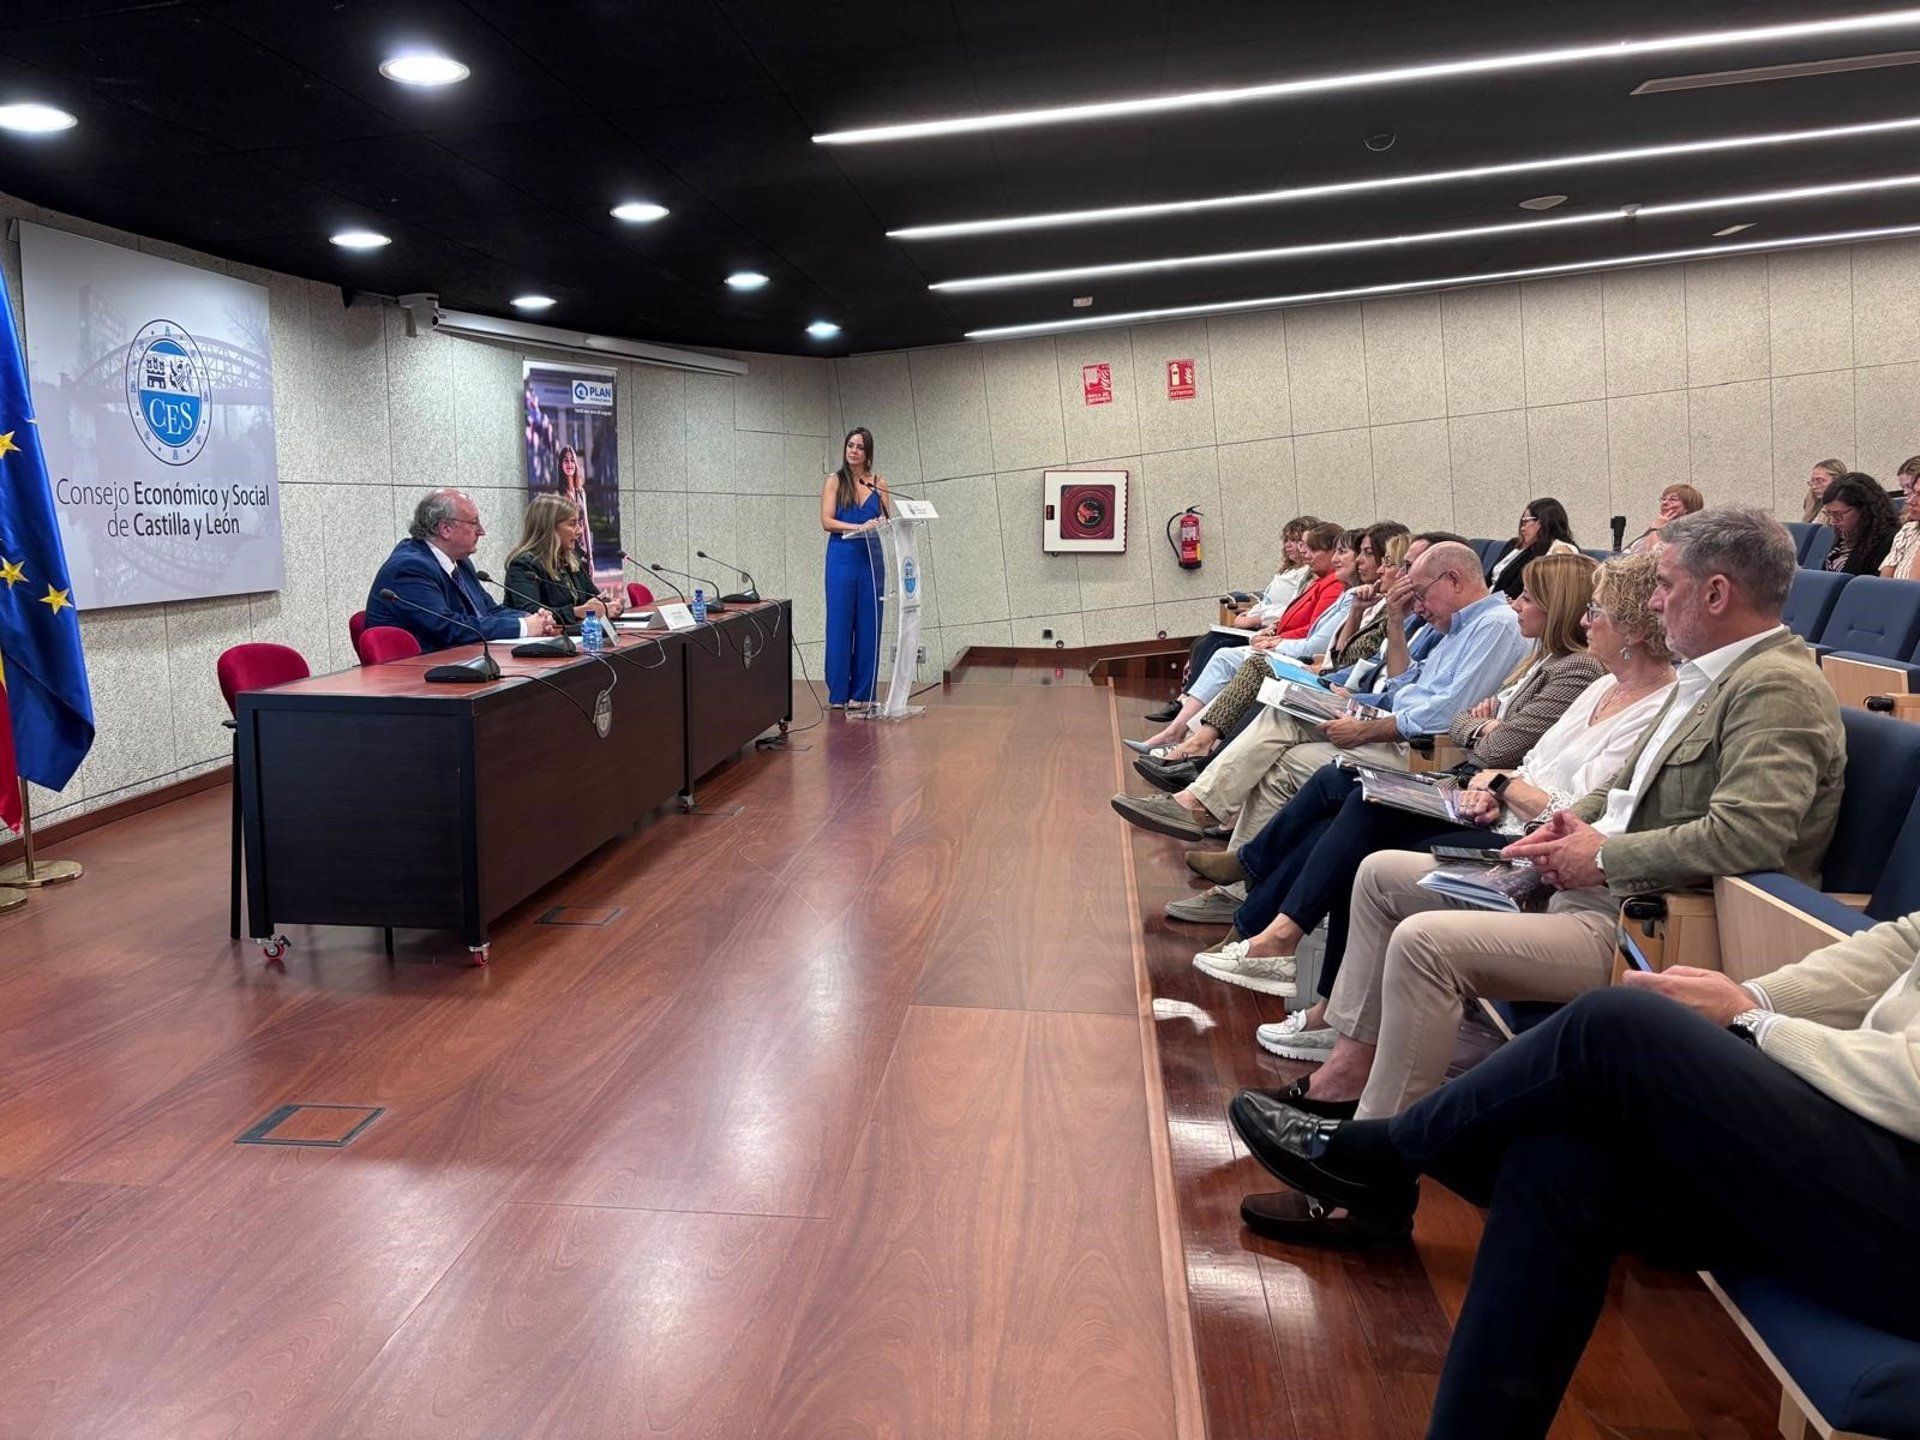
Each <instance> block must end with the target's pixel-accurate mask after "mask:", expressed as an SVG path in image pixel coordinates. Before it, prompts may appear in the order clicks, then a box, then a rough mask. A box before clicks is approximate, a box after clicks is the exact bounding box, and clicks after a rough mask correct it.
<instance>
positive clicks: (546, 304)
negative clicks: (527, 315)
mask: <svg viewBox="0 0 1920 1440" xmlns="http://www.w3.org/2000/svg"><path fill="white" fill-rule="evenodd" d="M512 304H513V308H514V309H516V310H551V309H552V308H553V297H552V296H551V295H516V296H514V297H513V301H512Z"/></svg>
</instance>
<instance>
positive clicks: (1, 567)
mask: <svg viewBox="0 0 1920 1440" xmlns="http://www.w3.org/2000/svg"><path fill="white" fill-rule="evenodd" d="M25 564H26V562H25V561H24V560H0V580H4V581H6V582H7V588H8V589H9V590H11V589H12V588H13V587H14V586H15V585H18V584H19V583H20V582H21V581H22V580H24V579H26V578H27V572H26V570H25V568H24V566H25Z"/></svg>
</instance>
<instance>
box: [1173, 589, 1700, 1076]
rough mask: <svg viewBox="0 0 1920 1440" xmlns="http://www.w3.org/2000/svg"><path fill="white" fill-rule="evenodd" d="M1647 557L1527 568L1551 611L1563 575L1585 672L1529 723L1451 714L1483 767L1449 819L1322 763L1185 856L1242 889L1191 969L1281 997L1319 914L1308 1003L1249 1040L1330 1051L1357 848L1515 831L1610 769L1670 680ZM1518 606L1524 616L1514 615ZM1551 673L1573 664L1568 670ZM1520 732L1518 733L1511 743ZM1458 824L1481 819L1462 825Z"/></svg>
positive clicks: (1275, 1047) (1278, 1049) (1291, 1053)
mask: <svg viewBox="0 0 1920 1440" xmlns="http://www.w3.org/2000/svg"><path fill="white" fill-rule="evenodd" d="M1574 559H1578V560H1583V561H1586V566H1585V568H1584V569H1583V570H1577V569H1575V568H1574V567H1573V566H1572V565H1571V563H1570V562H1571V561H1572V560H1574ZM1550 565H1560V566H1561V567H1562V568H1561V570H1560V573H1559V579H1558V581H1556V579H1555V577H1554V576H1552V575H1551V574H1549V575H1548V576H1546V577H1543V576H1542V574H1541V572H1540V567H1542V566H1550ZM1654 565H1655V561H1654V557H1653V556H1651V555H1627V556H1620V557H1618V558H1616V559H1613V560H1610V561H1608V562H1607V563H1606V565H1604V566H1602V567H1598V573H1597V574H1596V573H1595V570H1596V567H1594V565H1593V562H1592V561H1591V560H1587V557H1585V556H1578V557H1551V556H1550V557H1543V558H1542V559H1540V560H1536V561H1535V562H1534V563H1533V565H1531V566H1529V567H1528V571H1527V576H1526V590H1525V591H1523V594H1532V593H1535V592H1545V593H1547V594H1550V595H1551V596H1552V599H1551V600H1550V601H1549V602H1548V604H1549V607H1550V609H1551V610H1552V612H1554V618H1555V619H1559V618H1561V617H1562V616H1564V614H1565V610H1564V608H1563V607H1562V603H1561V602H1562V599H1563V596H1562V594H1561V591H1560V583H1559V582H1563V581H1569V580H1571V581H1575V582H1576V583H1577V591H1576V598H1577V600H1578V605H1577V607H1576V608H1575V610H1574V614H1575V616H1576V617H1577V621H1578V622H1579V623H1581V624H1583V625H1584V626H1585V630H1586V639H1587V647H1586V649H1585V650H1584V651H1582V652H1578V653H1579V654H1580V658H1581V660H1583V661H1584V662H1585V664H1584V665H1583V666H1582V667H1581V671H1580V672H1579V673H1584V674H1585V675H1587V676H1588V677H1589V681H1588V683H1586V684H1584V685H1583V686H1580V687H1578V688H1576V690H1575V691H1574V693H1573V694H1572V695H1571V697H1569V698H1568V699H1562V700H1561V701H1560V705H1559V709H1558V710H1557V711H1556V712H1554V714H1553V715H1552V717H1551V718H1550V719H1548V720H1547V721H1546V722H1545V723H1541V722H1540V713H1541V710H1542V709H1543V708H1545V707H1539V706H1529V705H1527V704H1525V703H1524V702H1523V703H1522V704H1521V705H1519V706H1516V707H1514V708H1515V710H1517V711H1522V712H1525V715H1526V718H1524V719H1523V718H1522V716H1521V714H1515V715H1514V717H1513V723H1514V727H1515V728H1513V729H1511V730H1508V729H1507V728H1506V727H1505V726H1499V727H1495V728H1493V729H1492V730H1491V732H1490V733H1489V732H1486V731H1482V732H1481V733H1480V734H1478V735H1475V734H1474V733H1473V732H1472V729H1471V728H1470V727H1471V724H1472V722H1471V721H1470V720H1466V717H1463V720H1464V721H1465V722H1466V723H1465V724H1464V725H1459V724H1457V725H1456V726H1455V730H1454V734H1455V736H1456V738H1462V739H1465V740H1468V741H1470V742H1473V743H1474V744H1475V747H1476V748H1475V749H1474V750H1472V751H1470V752H1469V753H1470V754H1471V756H1472V757H1473V763H1475V764H1478V765H1481V766H1482V767H1483V768H1481V769H1480V770H1479V771H1478V772H1477V773H1476V774H1475V775H1474V777H1473V779H1472V780H1471V781H1469V782H1468V784H1467V787H1466V788H1465V789H1464V790H1462V791H1461V792H1460V793H1459V796H1458V799H1457V801H1456V803H1457V805H1458V807H1459V819H1457V820H1452V821H1448V820H1438V819H1431V818H1428V817H1426V816H1421V815H1414V814H1410V813H1408V812H1406V811H1402V810H1396V809H1392V808H1389V807H1387V806H1383V805H1376V804H1371V803H1368V802H1367V801H1366V800H1365V799H1364V798H1363V796H1362V794H1361V792H1360V790H1359V788H1358V785H1357V783H1356V780H1355V777H1354V776H1353V775H1352V774H1351V772H1348V771H1345V770H1342V769H1339V768H1338V767H1335V766H1332V765H1329V766H1326V767H1324V768H1323V769H1321V770H1320V771H1319V773H1318V774H1316V775H1315V776H1314V777H1313V779H1311V780H1310V781H1308V782H1307V784H1306V785H1304V786H1302V787H1301V790H1300V793H1299V794H1297V795H1296V796H1294V798H1293V799H1292V800H1291V801H1289V802H1288V804H1287V806H1286V807H1285V808H1284V809H1283V810H1281V812H1280V813H1279V814H1278V815H1277V816H1275V817H1274V819H1273V820H1272V821H1271V822H1269V823H1268V825H1267V827H1266V828H1265V829H1264V830H1262V831H1261V832H1260V834H1259V835H1258V836H1256V837H1255V838H1254V839H1253V840H1252V841H1251V842H1250V843H1249V844H1247V845H1245V846H1242V847H1241V849H1240V851H1239V852H1238V855H1237V857H1236V856H1233V855H1224V854H1223V855H1220V856H1216V857H1206V856H1199V857H1192V858H1191V859H1190V863H1191V864H1192V865H1193V868H1195V869H1197V870H1200V871H1201V873H1202V874H1204V875H1206V876H1207V877H1208V878H1209V879H1211V880H1213V881H1214V882H1215V884H1216V885H1223V884H1231V883H1233V882H1235V881H1246V882H1247V883H1248V887H1249V893H1248V896H1247V899H1246V901H1245V903H1243V904H1242V905H1241V906H1240V907H1239V910H1238V912H1237V913H1236V914H1235V916H1234V928H1233V929H1232V930H1231V931H1229V932H1228V934H1227V936H1226V938H1225V939H1224V940H1222V941H1221V942H1220V943H1219V944H1218V945H1216V946H1214V947H1212V948H1211V949H1210V950H1207V951H1203V952H1202V953H1201V954H1200V955H1196V956H1195V957H1194V965H1195V967H1196V968H1198V969H1200V970H1202V971H1203V972H1205V973H1206V974H1209V975H1212V976H1213V977H1214V978H1216V979H1220V980H1226V981H1229V982H1230V983H1233V984H1237V985H1242V986H1246V987H1247V988H1250V989H1256V990H1265V991H1267V993H1269V994H1279V995H1291V994H1293V993H1294V987H1295V983H1296V980H1295V974H1294V958H1293V957H1294V955H1295V952H1296V951H1297V950H1298V948H1299V946H1300V942H1301V941H1302V940H1303V939H1304V938H1305V937H1306V935H1307V934H1308V933H1309V932H1311V931H1312V930H1313V929H1314V928H1315V927H1316V926H1317V925H1318V924H1319V923H1320V922H1321V921H1322V920H1325V921H1327V922H1328V931H1327V950H1326V958H1325V960H1324V961H1323V962H1322V968H1321V974H1320V979H1319V985H1318V987H1317V988H1318V990H1319V995H1320V1000H1319V1002H1318V1003H1316V1004H1315V1005H1314V1006H1313V1008H1312V1009H1311V1010H1305V1011H1302V1012H1300V1013H1299V1014H1297V1015H1295V1016H1292V1017H1289V1019H1287V1020H1286V1021H1283V1022H1280V1023H1278V1024H1276V1025H1270V1026H1263V1027H1262V1028H1261V1032H1260V1034H1259V1036H1258V1038H1259V1040H1260V1043H1261V1044H1262V1045H1263V1046H1265V1047H1266V1048H1267V1049H1269V1050H1272V1051H1274V1053H1276V1054H1280V1055H1285V1056H1287V1057H1288V1058H1290V1059H1296V1060H1314V1059H1320V1058H1324V1056H1325V1055H1326V1054H1327V1053H1329V1052H1330V1051H1331V1050H1332V1048H1333V1035H1332V1031H1331V1030H1330V1029H1329V1028H1328V1027H1327V1026H1326V1025H1325V1023H1324V1013H1325V999H1326V997H1327V996H1328V995H1330V994H1331V993H1332V992H1333V982H1334V978H1335V976H1337V975H1338V973H1339V968H1340V961H1341V959H1342V958H1343V956H1344V955H1345V952H1346V932H1347V913H1348V905H1349V903H1350V900H1351V896H1352V890H1353V880H1354V877H1355V875H1357V874H1358V873H1359V869H1360V864H1361V862H1362V861H1363V860H1365V859H1366V857H1367V856H1369V855H1371V854H1372V853H1373V852H1374V851H1376V850H1424V849H1426V848H1428V847H1429V846H1430V845H1432V844H1436V843H1449V842H1450V843H1453V844H1460V845H1472V846H1481V845H1487V844H1504V843H1506V842H1505V841H1504V840H1497V839H1495V838H1494V837H1492V836H1490V835H1489V834H1488V833H1487V831H1488V830H1492V831H1497V832H1499V833H1502V834H1509V835H1513V834H1518V833H1519V831H1520V828H1521V826H1522V825H1523V824H1525V823H1526V822H1528V821H1531V820H1535V819H1539V818H1541V817H1543V816H1545V815H1547V814H1549V813H1551V812H1552V811H1554V810H1558V809H1562V808H1564V807H1566V806H1568V805H1571V804H1572V803H1574V801H1576V800H1578V799H1580V798H1582V797H1583V796H1585V795H1586V794H1587V793H1588V792H1589V791H1590V790H1592V789H1593V788H1594V787H1595V786H1598V785H1603V784H1605V783H1606V782H1607V780H1609V779H1610V778H1611V777H1612V776H1613V774H1614V773H1615V772H1616V771H1617V770H1618V769H1619V768H1620V766H1621V765H1622V764H1623V763H1624V761H1625V759H1626V757H1627V756H1628V755H1629V754H1630V753H1631V752H1632V750H1633V747H1634V746H1635V745H1636V744H1637V743H1638V741H1639V737H1640V734H1641V732H1642V731H1643V730H1644V729H1645V728H1646V726H1647V725H1648V724H1649V723H1650V722H1651V721H1652V719H1653V717H1654V715H1655V714H1656V713H1657V712H1658V711H1659V709H1660V707H1661V706H1662V705H1663V704H1664V703H1665V701H1666V694H1667V687H1669V686H1670V685H1671V684H1672V683H1673V657H1672V654H1671V652H1669V651H1668V649H1667V646H1666V637H1665V634H1664V632H1663V631H1662V630H1661V626H1660V617H1659V616H1658V615H1656V614H1653V613H1652V612H1651V611H1650V610H1649V609H1648V608H1647V602H1648V600H1649V598H1650V597H1651V596H1652V594H1653V579H1654ZM1521 616H1522V621H1523V623H1525V622H1526V621H1527V618H1528V614H1527V611H1525V610H1523V611H1522V612H1521ZM1538 623H1539V622H1538V621H1537V620H1536V621H1534V622H1533V623H1532V624H1528V626H1527V628H1528V629H1529V630H1531V629H1533V628H1534V626H1535V625H1537V624H1538ZM1541 638H1542V643H1543V648H1544V646H1545V645H1546V644H1548V643H1551V642H1549V641H1548V640H1547V637H1546V635H1544V634H1543V635H1542V637H1541ZM1562 673H1563V676H1564V675H1566V674H1572V673H1576V672H1574V671H1573V670H1572V669H1571V667H1568V668H1567V669H1565V670H1563V672H1562ZM1552 688H1554V689H1556V690H1558V689H1559V688H1560V687H1559V686H1557V685H1556V686H1553V687H1552ZM1469 713H1471V712H1469ZM1503 731H1504V732H1505V733H1504V734H1503V733H1502V732H1503ZM1522 735H1526V736H1527V737H1528V738H1526V739H1525V740H1524V742H1523V743H1516V742H1520V741H1521V737H1522ZM1469 826H1485V827H1487V829H1486V830H1479V831H1473V830H1468V828H1467V827H1469ZM1462 832H1465V833H1464V834H1463V833H1462Z"/></svg>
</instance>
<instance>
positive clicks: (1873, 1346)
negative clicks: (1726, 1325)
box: [1713, 1274, 1920, 1440]
mask: <svg viewBox="0 0 1920 1440" xmlns="http://www.w3.org/2000/svg"><path fill="white" fill-rule="evenodd" d="M1713 1278H1714V1279H1715V1281H1717V1282H1718V1283H1719V1285H1720V1288H1721V1289H1722V1290H1723V1291H1725V1292H1726V1295H1727V1298H1728V1299H1729V1300H1731V1301H1732V1302H1733V1303H1734V1305H1735V1306H1737V1307H1738V1308H1739V1311H1740V1313H1741V1315H1743V1316H1744V1317H1746V1321H1747V1323H1748V1324H1749V1325H1751V1326H1752V1327H1753V1329H1754V1332H1755V1333H1756V1334H1757V1335H1759V1337H1760V1339H1761V1340H1762V1341H1763V1342H1764V1343H1765V1345H1766V1347H1767V1349H1768V1350H1769V1351H1771V1352H1772V1353H1773V1357H1774V1359H1775V1360H1777V1361H1778V1362H1779V1363H1780V1368H1781V1369H1783V1370H1785V1371H1786V1372H1787V1374H1789V1375H1790V1376H1792V1377H1793V1383H1794V1384H1795V1385H1797V1386H1799V1387H1800V1390H1801V1392H1802V1393H1803V1394H1804V1395H1805V1396H1806V1397H1807V1399H1809V1400H1811V1401H1812V1402H1813V1404H1814V1406H1815V1407H1816V1408H1817V1409H1818V1410H1819V1411H1820V1418H1821V1419H1823V1420H1825V1421H1826V1422H1827V1424H1829V1425H1831V1426H1832V1427H1833V1428H1834V1429H1835V1430H1838V1431H1844V1432H1846V1433H1847V1434H1849V1435H1874V1436H1879V1437H1882V1440H1920V1342H1915V1341H1912V1340H1906V1339H1902V1338H1901V1337H1900V1336H1897V1335H1890V1334H1888V1333H1887V1332H1886V1331H1884V1330H1876V1329H1874V1328H1873V1327H1872V1326H1871V1325H1866V1324H1863V1323H1862V1322H1860V1321H1858V1320H1852V1319H1849V1318H1848V1317H1847V1316H1845V1315H1842V1314H1840V1312H1839V1311H1837V1310H1829V1309H1828V1308H1827V1307H1826V1306H1824V1305H1822V1304H1820V1303H1819V1302H1817V1301H1814V1300H1809V1299H1808V1298H1807V1297H1806V1296H1805V1295H1802V1294H1801V1293H1800V1292H1799V1291H1798V1290H1796V1289H1794V1288H1793V1286H1791V1285H1789V1284H1788V1283H1787V1282H1786V1281H1784V1280H1782V1279H1780V1278H1779V1277H1778V1276H1774V1275H1730V1274H1716V1275H1715V1276H1714V1277H1713ZM1822 1433H1825V1432H1822Z"/></svg>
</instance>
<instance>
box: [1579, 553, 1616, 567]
mask: <svg viewBox="0 0 1920 1440" xmlns="http://www.w3.org/2000/svg"><path fill="white" fill-rule="evenodd" d="M1580 553H1581V554H1582V555H1585V556H1586V557H1588V558H1589V559H1591V560H1598V561H1599V562H1600V563H1601V564H1602V565H1604V564H1606V563H1607V561H1609V560H1611V559H1612V558H1613V551H1611V550H1582V551H1581V552H1580Z"/></svg>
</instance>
